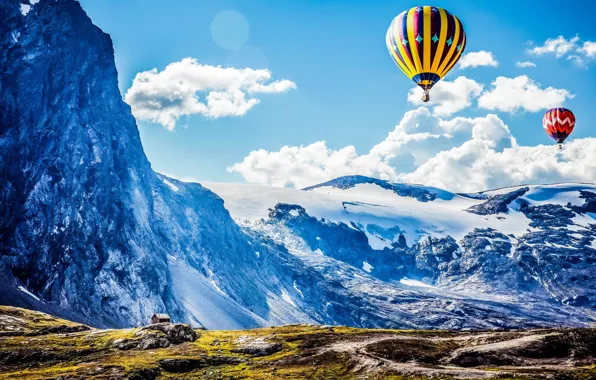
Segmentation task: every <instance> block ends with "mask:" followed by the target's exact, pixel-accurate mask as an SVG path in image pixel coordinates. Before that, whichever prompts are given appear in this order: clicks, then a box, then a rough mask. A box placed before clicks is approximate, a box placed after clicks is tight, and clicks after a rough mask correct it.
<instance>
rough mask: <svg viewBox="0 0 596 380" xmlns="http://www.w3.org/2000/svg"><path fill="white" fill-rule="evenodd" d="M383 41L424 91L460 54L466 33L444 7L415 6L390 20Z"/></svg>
mask: <svg viewBox="0 0 596 380" xmlns="http://www.w3.org/2000/svg"><path fill="white" fill-rule="evenodd" d="M386 43H387V49H388V50H389V54H390V55H391V58H393V61H394V62H395V64H396V65H397V66H398V67H399V68H400V69H401V70H402V71H403V72H404V74H406V75H407V76H408V78H410V79H411V80H413V81H414V82H415V83H416V84H417V85H418V86H420V87H422V89H424V90H425V92H427V91H428V90H430V89H431V88H432V87H433V86H434V85H435V84H436V83H437V82H438V81H439V80H441V78H443V77H444V76H445V74H447V73H448V72H449V70H451V69H452V68H453V66H455V64H456V63H457V61H458V60H459V58H460V57H461V55H462V53H463V51H464V49H465V47H466V33H465V31H464V28H463V25H462V23H461V22H460V21H459V19H458V18H457V17H456V16H454V15H453V14H451V13H450V12H448V11H447V10H445V9H443V8H438V7H432V6H424V7H415V8H411V9H409V10H407V11H404V12H402V13H400V14H399V15H398V16H397V17H395V18H394V19H393V22H392V23H391V25H390V26H389V29H388V30H387V36H386Z"/></svg>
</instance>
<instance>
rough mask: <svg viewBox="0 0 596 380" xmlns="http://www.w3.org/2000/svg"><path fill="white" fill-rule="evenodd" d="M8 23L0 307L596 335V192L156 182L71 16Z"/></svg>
mask: <svg viewBox="0 0 596 380" xmlns="http://www.w3.org/2000/svg"><path fill="white" fill-rule="evenodd" d="M0 19H1V20H2V21H3V22H2V23H0V32H1V33H0V68H1V70H0V286H1V287H2V292H0V303H1V304H7V305H15V306H24V307H28V308H33V309H38V310H41V311H45V312H50V313H53V314H56V315H60V316H62V317H65V318H68V319H72V320H77V321H80V322H84V323H88V324H91V325H94V326H97V327H127V326H137V325H143V324H146V323H147V322H148V321H149V318H150V317H151V315H152V314H153V313H155V312H166V313H169V314H170V315H171V316H172V318H173V319H174V320H175V321H179V322H187V323H190V324H192V325H195V326H204V327H206V328H213V329H215V328H225V329H240V328H250V327H257V326H268V325H279V324H288V323H320V324H343V325H351V326H358V327H386V328H431V329H470V328H474V329H479V328H482V329H493V328H521V327H546V326H560V325H574V326H584V325H589V324H591V323H594V320H595V318H596V314H595V310H596V282H595V281H594V277H595V275H596V269H595V267H594V263H595V262H596V186H594V185H590V184H555V185H523V186H519V187H515V188H506V189H498V190H492V191H486V192H482V193H475V194H460V193H452V192H449V191H447V190H442V189H437V188H432V187H426V186H422V185H411V184H396V183H390V182H387V181H383V180H379V179H373V178H368V177H363V176H346V177H341V178H337V179H334V180H331V181H329V182H326V183H323V184H320V185H317V186H313V187H310V188H307V189H303V190H299V189H286V188H272V187H266V186H259V185H250V184H222V183H209V182H205V183H187V182H183V181H179V180H177V179H174V178H169V177H167V176H165V175H162V174H159V173H156V172H154V171H153V170H152V168H151V164H150V162H149V161H148V159H147V157H146V155H145V153H144V151H143V147H142V144H141V140H140V137H139V132H138V128H137V125H136V121H135V119H134V118H133V116H132V114H131V112H130V107H129V106H128V105H127V104H126V103H124V102H123V100H122V96H121V94H120V91H119V89H118V85H117V75H118V73H117V71H116V67H115V64H114V51H113V47H112V41H111V38H110V36H109V35H107V34H106V33H104V32H103V31H101V30H100V29H99V28H98V27H97V26H95V25H94V24H93V23H92V21H91V20H90V19H89V17H88V16H87V15H86V13H85V11H84V10H83V9H82V7H81V6H80V4H79V3H78V2H77V1H75V0H41V1H40V2H37V3H35V4H34V5H33V6H30V7H28V8H27V12H22V8H21V4H20V3H19V2H17V1H2V2H0Z"/></svg>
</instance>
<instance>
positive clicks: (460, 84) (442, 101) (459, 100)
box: [408, 76, 483, 116]
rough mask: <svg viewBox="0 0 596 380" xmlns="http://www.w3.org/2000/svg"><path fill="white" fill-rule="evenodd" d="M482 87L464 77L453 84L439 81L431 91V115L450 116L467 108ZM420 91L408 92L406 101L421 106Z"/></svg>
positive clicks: (419, 89)
mask: <svg viewBox="0 0 596 380" xmlns="http://www.w3.org/2000/svg"><path fill="white" fill-rule="evenodd" d="M482 88H483V86H482V85H481V84H479V83H477V82H476V81H474V80H473V79H468V78H466V77H464V76H460V77H458V78H456V79H455V80H454V81H453V82H450V81H441V82H439V83H437V84H436V85H435V86H434V87H433V89H432V91H431V101H430V103H428V104H429V105H430V106H434V109H433V113H434V114H435V115H438V116H446V115H452V114H453V113H455V112H457V111H461V110H463V109H464V108H467V107H469V106H470V105H471V104H472V100H473V99H474V98H476V97H478V95H480V93H481V92H482ZM421 97H422V89H421V88H420V87H415V88H413V89H411V90H410V91H409V92H408V101H409V102H410V103H412V104H416V105H422V104H424V103H423V102H422V100H421Z"/></svg>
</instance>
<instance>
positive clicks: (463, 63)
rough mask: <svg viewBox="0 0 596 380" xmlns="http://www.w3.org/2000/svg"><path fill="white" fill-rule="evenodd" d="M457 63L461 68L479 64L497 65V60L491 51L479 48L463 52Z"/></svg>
mask: <svg viewBox="0 0 596 380" xmlns="http://www.w3.org/2000/svg"><path fill="white" fill-rule="evenodd" d="M458 65H459V67H460V68H462V69H467V68H468V67H479V66H491V67H497V66H498V65H499V62H497V60H496V59H495V57H494V55H493V53H491V52H490V51H484V50H481V51H474V52H471V53H467V54H464V56H463V57H461V58H460V60H459V63H458Z"/></svg>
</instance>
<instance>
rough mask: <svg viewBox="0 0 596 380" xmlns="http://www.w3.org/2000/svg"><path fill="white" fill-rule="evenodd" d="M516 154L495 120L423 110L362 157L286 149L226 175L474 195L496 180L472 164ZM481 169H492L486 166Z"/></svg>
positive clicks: (315, 148) (255, 157)
mask: <svg viewBox="0 0 596 380" xmlns="http://www.w3.org/2000/svg"><path fill="white" fill-rule="evenodd" d="M550 148H552V147H544V149H547V150H549V149H550ZM515 149H518V146H517V143H516V140H515V138H514V137H513V136H512V135H511V132H510V131H509V128H508V127H507V125H506V124H505V123H504V122H503V121H502V120H501V119H499V117H498V116H496V115H487V116H485V117H477V118H463V117H457V118H453V119H451V120H444V119H441V118H439V117H437V116H433V115H432V114H431V113H430V112H429V111H428V109H426V108H423V107H421V108H418V109H416V110H413V111H409V112H407V113H406V114H405V115H404V118H403V119H402V120H401V122H400V123H399V124H398V125H397V126H396V127H395V129H394V130H393V131H391V132H390V133H389V134H388V136H387V137H386V138H385V140H383V141H381V142H380V143H379V144H377V145H376V146H374V147H373V148H372V149H371V150H370V151H369V152H368V153H367V154H363V155H358V154H357V153H356V149H355V148H354V147H353V146H348V147H345V148H342V149H337V150H335V149H330V148H328V147H327V145H326V143H325V142H324V141H319V142H316V143H313V144H311V145H308V146H300V147H289V146H286V147H283V148H282V149H280V150H279V151H276V152H269V151H266V150H263V149H261V150H258V151H253V152H251V153H250V154H249V155H248V156H247V157H245V158H244V160H243V161H242V162H240V163H237V164H235V165H233V166H232V167H230V168H228V171H230V172H235V173H239V174H241V175H242V176H243V177H244V178H245V180H246V181H248V182H251V183H260V184H268V185H273V186H293V187H297V188H303V187H306V186H310V185H313V184H317V183H320V182H324V181H327V180H329V179H332V178H335V177H338V176H342V175H349V174H361V175H367V176H372V177H377V178H382V179H387V180H391V181H405V182H416V183H425V184H429V185H435V186H440V187H445V188H448V189H450V190H455V191H476V190H485V189H487V188H488V187H487V186H489V185H494V182H495V181H496V180H498V177H497V176H492V175H491V174H490V173H475V172H474V170H470V168H471V167H472V164H473V163H474V162H475V161H477V160H481V159H482V157H481V155H482V154H483V153H486V152H488V153H490V154H492V155H503V154H505V152H508V151H514V150H515ZM553 149H556V148H553ZM553 149H550V152H551V153H553V152H554V150H553ZM408 158H410V160H408ZM408 162H410V163H408ZM480 168H481V169H483V170H487V171H490V170H491V169H490V165H488V163H484V164H483V165H482V166H480ZM518 177H523V176H520V175H518ZM513 178H515V176H512V177H511V178H503V181H504V183H506V182H507V181H508V180H513ZM494 187H496V186H494Z"/></svg>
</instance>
